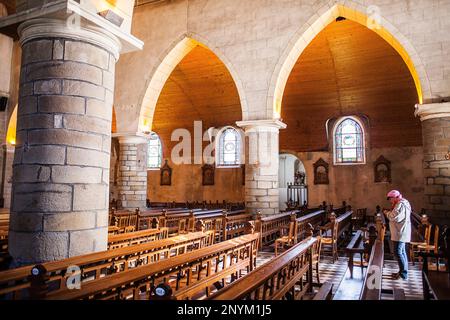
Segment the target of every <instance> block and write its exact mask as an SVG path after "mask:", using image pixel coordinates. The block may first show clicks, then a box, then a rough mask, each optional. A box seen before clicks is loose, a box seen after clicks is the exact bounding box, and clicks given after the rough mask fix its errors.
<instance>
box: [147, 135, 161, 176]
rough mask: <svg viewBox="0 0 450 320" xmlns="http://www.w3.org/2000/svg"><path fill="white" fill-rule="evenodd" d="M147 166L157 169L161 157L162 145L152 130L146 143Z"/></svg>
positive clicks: (159, 165)
mask: <svg viewBox="0 0 450 320" xmlns="http://www.w3.org/2000/svg"><path fill="white" fill-rule="evenodd" d="M147 147H148V149H147V168H148V169H159V168H160V167H161V159H162V145H161V139H160V138H159V136H158V135H157V134H156V133H154V132H152V133H151V134H150V139H149V141H148V145H147Z"/></svg>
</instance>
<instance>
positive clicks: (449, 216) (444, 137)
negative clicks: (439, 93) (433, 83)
mask: <svg viewBox="0 0 450 320" xmlns="http://www.w3.org/2000/svg"><path fill="white" fill-rule="evenodd" d="M416 115H417V116H420V120H421V121H422V137H423V157H424V159H423V160H424V161H423V168H424V169H423V170H424V179H425V181H424V183H425V188H424V208H425V210H426V213H427V215H428V216H430V219H431V221H432V222H434V223H442V224H444V223H450V102H446V103H434V104H424V105H416ZM417 211H420V210H419V208H417Z"/></svg>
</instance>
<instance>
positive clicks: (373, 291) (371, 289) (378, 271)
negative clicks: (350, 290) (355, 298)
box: [359, 239, 384, 300]
mask: <svg viewBox="0 0 450 320" xmlns="http://www.w3.org/2000/svg"><path fill="white" fill-rule="evenodd" d="M383 263H384V244H383V242H382V241H381V240H379V239H377V240H376V241H375V243H374V245H373V246H372V251H371V253H370V259H369V264H368V266H367V273H366V275H365V276H364V283H363V287H362V290H361V294H360V298H359V299H360V300H381V289H382V279H383Z"/></svg>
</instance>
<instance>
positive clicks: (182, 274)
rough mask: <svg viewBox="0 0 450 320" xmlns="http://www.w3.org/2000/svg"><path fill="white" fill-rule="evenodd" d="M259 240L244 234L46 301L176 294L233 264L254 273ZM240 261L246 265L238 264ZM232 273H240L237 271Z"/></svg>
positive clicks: (199, 290) (204, 291)
mask: <svg viewBox="0 0 450 320" xmlns="http://www.w3.org/2000/svg"><path fill="white" fill-rule="evenodd" d="M258 239H259V234H257V233H255V234H249V235H244V236H241V237H238V238H235V239H232V240H228V241H224V242H221V243H217V244H214V245H211V246H209V247H206V248H201V249H198V250H195V251H193V252H190V253H186V254H182V255H179V256H176V257H173V258H171V259H166V260H161V261H158V262H156V263H153V264H148V265H145V266H142V267H139V268H135V269H132V270H128V271H124V272H121V273H119V274H114V275H111V276H109V277H108V278H106V277H105V278H101V279H98V280H95V281H90V282H87V283H85V284H83V285H82V286H81V289H79V290H64V291H63V292H58V293H53V294H49V295H48V296H47V297H46V299H58V300H72V299H102V300H105V299H152V298H157V296H155V294H157V293H158V291H157V290H155V288H165V289H166V292H171V294H177V292H179V291H180V290H186V288H188V287H191V286H195V285H196V284H198V283H199V281H201V282H202V283H205V282H204V279H205V278H207V277H212V276H215V275H217V274H219V273H221V272H222V274H224V272H225V271H226V270H227V269H228V268H234V265H235V264H239V266H240V268H243V269H245V270H246V271H248V272H250V271H251V270H253V269H254V267H255V265H256V253H257V248H258ZM168 240H170V239H168ZM243 260H245V261H246V263H244V264H241V263H240V262H241V261H243ZM230 261H231V263H230ZM234 272H236V273H237V274H239V273H240V270H234ZM224 277H226V275H225V274H224ZM222 283H223V284H224V285H226V283H227V282H226V281H224V279H222ZM192 294H194V293H192ZM195 294H205V295H208V294H209V289H208V288H207V285H206V284H205V286H197V291H196V292H195Z"/></svg>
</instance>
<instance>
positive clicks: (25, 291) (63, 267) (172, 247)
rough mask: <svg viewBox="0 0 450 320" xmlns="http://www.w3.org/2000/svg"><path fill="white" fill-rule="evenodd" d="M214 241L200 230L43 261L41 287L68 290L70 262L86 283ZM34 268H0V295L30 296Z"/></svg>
mask: <svg viewBox="0 0 450 320" xmlns="http://www.w3.org/2000/svg"><path fill="white" fill-rule="evenodd" d="M211 244H212V233H210V232H205V233H204V232H196V233H191V234H189V235H182V236H178V237H172V238H170V239H162V240H157V241H152V242H149V243H143V244H140V245H134V246H128V247H122V248H118V249H114V250H108V251H102V252H96V253H91V254H87V255H83V256H77V257H72V258H68V259H64V260H59V261H54V262H47V263H44V264H42V267H43V268H45V270H46V273H45V275H43V279H45V282H42V288H41V291H42V292H44V293H45V292H47V291H51V292H61V291H64V290H67V280H68V278H69V277H70V276H72V275H73V274H72V273H67V270H68V269H69V267H70V266H77V267H78V268H79V270H80V271H81V274H80V277H81V280H82V283H81V286H83V285H84V284H85V283H87V282H90V281H95V280H96V279H100V278H104V277H109V276H111V275H113V274H116V273H121V272H124V271H127V270H129V269H133V268H136V267H141V266H143V265H147V264H150V263H155V262H157V261H160V260H162V259H168V258H171V257H174V256H177V255H179V254H182V253H187V252H191V251H193V250H198V249H200V248H203V247H206V246H209V245H211ZM32 268H33V266H26V267H22V268H17V269H11V270H8V271H4V272H0V299H1V298H4V299H23V298H27V297H29V295H30V292H29V288H30V286H31V279H30V275H31V270H32Z"/></svg>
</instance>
